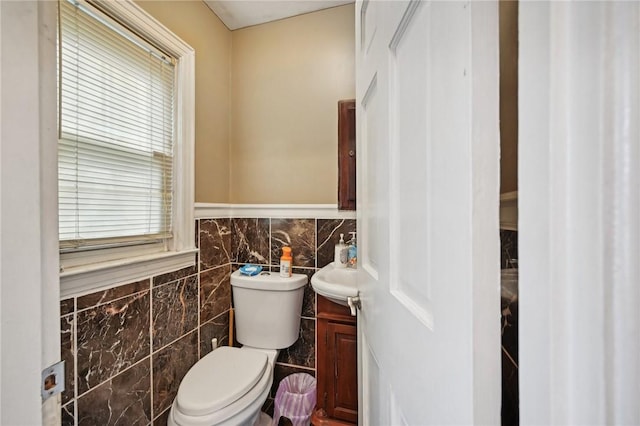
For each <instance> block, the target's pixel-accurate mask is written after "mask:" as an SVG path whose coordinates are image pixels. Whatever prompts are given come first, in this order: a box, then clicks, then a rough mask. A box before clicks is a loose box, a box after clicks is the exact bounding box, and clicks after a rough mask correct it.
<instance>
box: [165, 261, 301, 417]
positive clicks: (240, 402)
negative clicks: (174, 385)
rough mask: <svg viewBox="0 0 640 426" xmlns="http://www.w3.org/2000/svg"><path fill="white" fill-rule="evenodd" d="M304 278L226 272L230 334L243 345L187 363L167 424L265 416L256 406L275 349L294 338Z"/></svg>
mask: <svg viewBox="0 0 640 426" xmlns="http://www.w3.org/2000/svg"><path fill="white" fill-rule="evenodd" d="M306 284H307V276H306V275H302V274H293V276H292V277H290V278H283V277H280V276H279V274H278V273H277V272H262V273H261V274H259V275H255V276H246V275H242V274H240V271H235V272H234V273H233V274H231V287H232V289H233V304H234V311H235V312H234V313H235V315H234V318H235V324H236V338H237V340H238V342H240V343H242V344H243V345H244V346H242V347H241V348H234V347H229V346H223V347H220V348H218V349H216V350H214V351H213V352H211V353H210V354H208V355H206V356H205V357H203V358H202V359H201V360H200V361H198V362H197V363H196V364H195V365H193V367H191V369H190V370H189V371H188V372H187V374H186V375H185V376H184V378H183V379H182V382H181V383H180V387H179V388H178V394H177V395H176V398H175V399H174V401H173V405H172V406H171V412H170V414H169V419H168V422H167V423H168V425H169V426H174V425H175V426H196V425H198V426H213V425H234V426H238V425H243V426H244V425H246V426H253V425H258V424H262V423H263V422H266V421H268V420H270V419H269V418H268V416H266V415H262V416H261V413H260V409H261V408H262V405H263V404H264V402H265V401H266V399H267V396H268V395H269V390H270V389H271V384H272V382H273V368H274V365H275V362H276V359H277V358H278V352H279V350H280V349H284V348H287V347H289V346H291V345H292V344H293V343H294V342H295V341H296V340H297V339H298V334H299V331H300V315H301V313H302V299H303V295H304V286H305V285H306ZM267 424H268V423H267Z"/></svg>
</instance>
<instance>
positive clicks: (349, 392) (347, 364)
mask: <svg viewBox="0 0 640 426" xmlns="http://www.w3.org/2000/svg"><path fill="white" fill-rule="evenodd" d="M327 335H328V346H327V349H328V354H329V358H332V359H333V371H332V373H333V374H332V377H331V380H330V381H329V384H328V386H327V414H328V415H329V417H333V418H336V419H340V420H345V421H348V422H353V423H356V422H357V421H358V374H357V373H358V371H357V368H356V366H357V357H358V350H357V347H358V343H357V338H356V327H354V326H353V325H347V324H338V323H328V324H327ZM327 375H328V374H327Z"/></svg>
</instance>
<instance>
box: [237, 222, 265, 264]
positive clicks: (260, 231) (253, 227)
mask: <svg viewBox="0 0 640 426" xmlns="http://www.w3.org/2000/svg"><path fill="white" fill-rule="evenodd" d="M231 223H232V231H233V234H232V236H231V250H232V256H231V261H232V262H236V263H255V264H260V265H268V264H269V263H270V261H269V256H270V253H271V248H270V245H269V219H267V218H262V219H244V218H234V219H232V221H231Z"/></svg>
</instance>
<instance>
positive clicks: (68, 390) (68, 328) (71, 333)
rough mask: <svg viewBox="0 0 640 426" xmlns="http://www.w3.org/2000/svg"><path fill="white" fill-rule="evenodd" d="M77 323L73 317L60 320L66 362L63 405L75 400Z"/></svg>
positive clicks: (61, 343)
mask: <svg viewBox="0 0 640 426" xmlns="http://www.w3.org/2000/svg"><path fill="white" fill-rule="evenodd" d="M74 325H75V321H74V318H73V315H65V316H63V317H62V318H60V357H61V358H62V360H63V361H64V387H65V390H64V392H62V404H63V405H64V404H66V403H67V402H69V401H71V400H72V399H73V398H75V396H76V394H75V390H76V389H75V383H74V377H75V370H76V363H75V352H76V346H75V330H74V328H75V327H74Z"/></svg>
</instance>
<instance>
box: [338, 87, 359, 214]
mask: <svg viewBox="0 0 640 426" xmlns="http://www.w3.org/2000/svg"><path fill="white" fill-rule="evenodd" d="M338 209H339V210H355V209H356V101H355V100H353V99H351V100H347V101H339V102H338Z"/></svg>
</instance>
